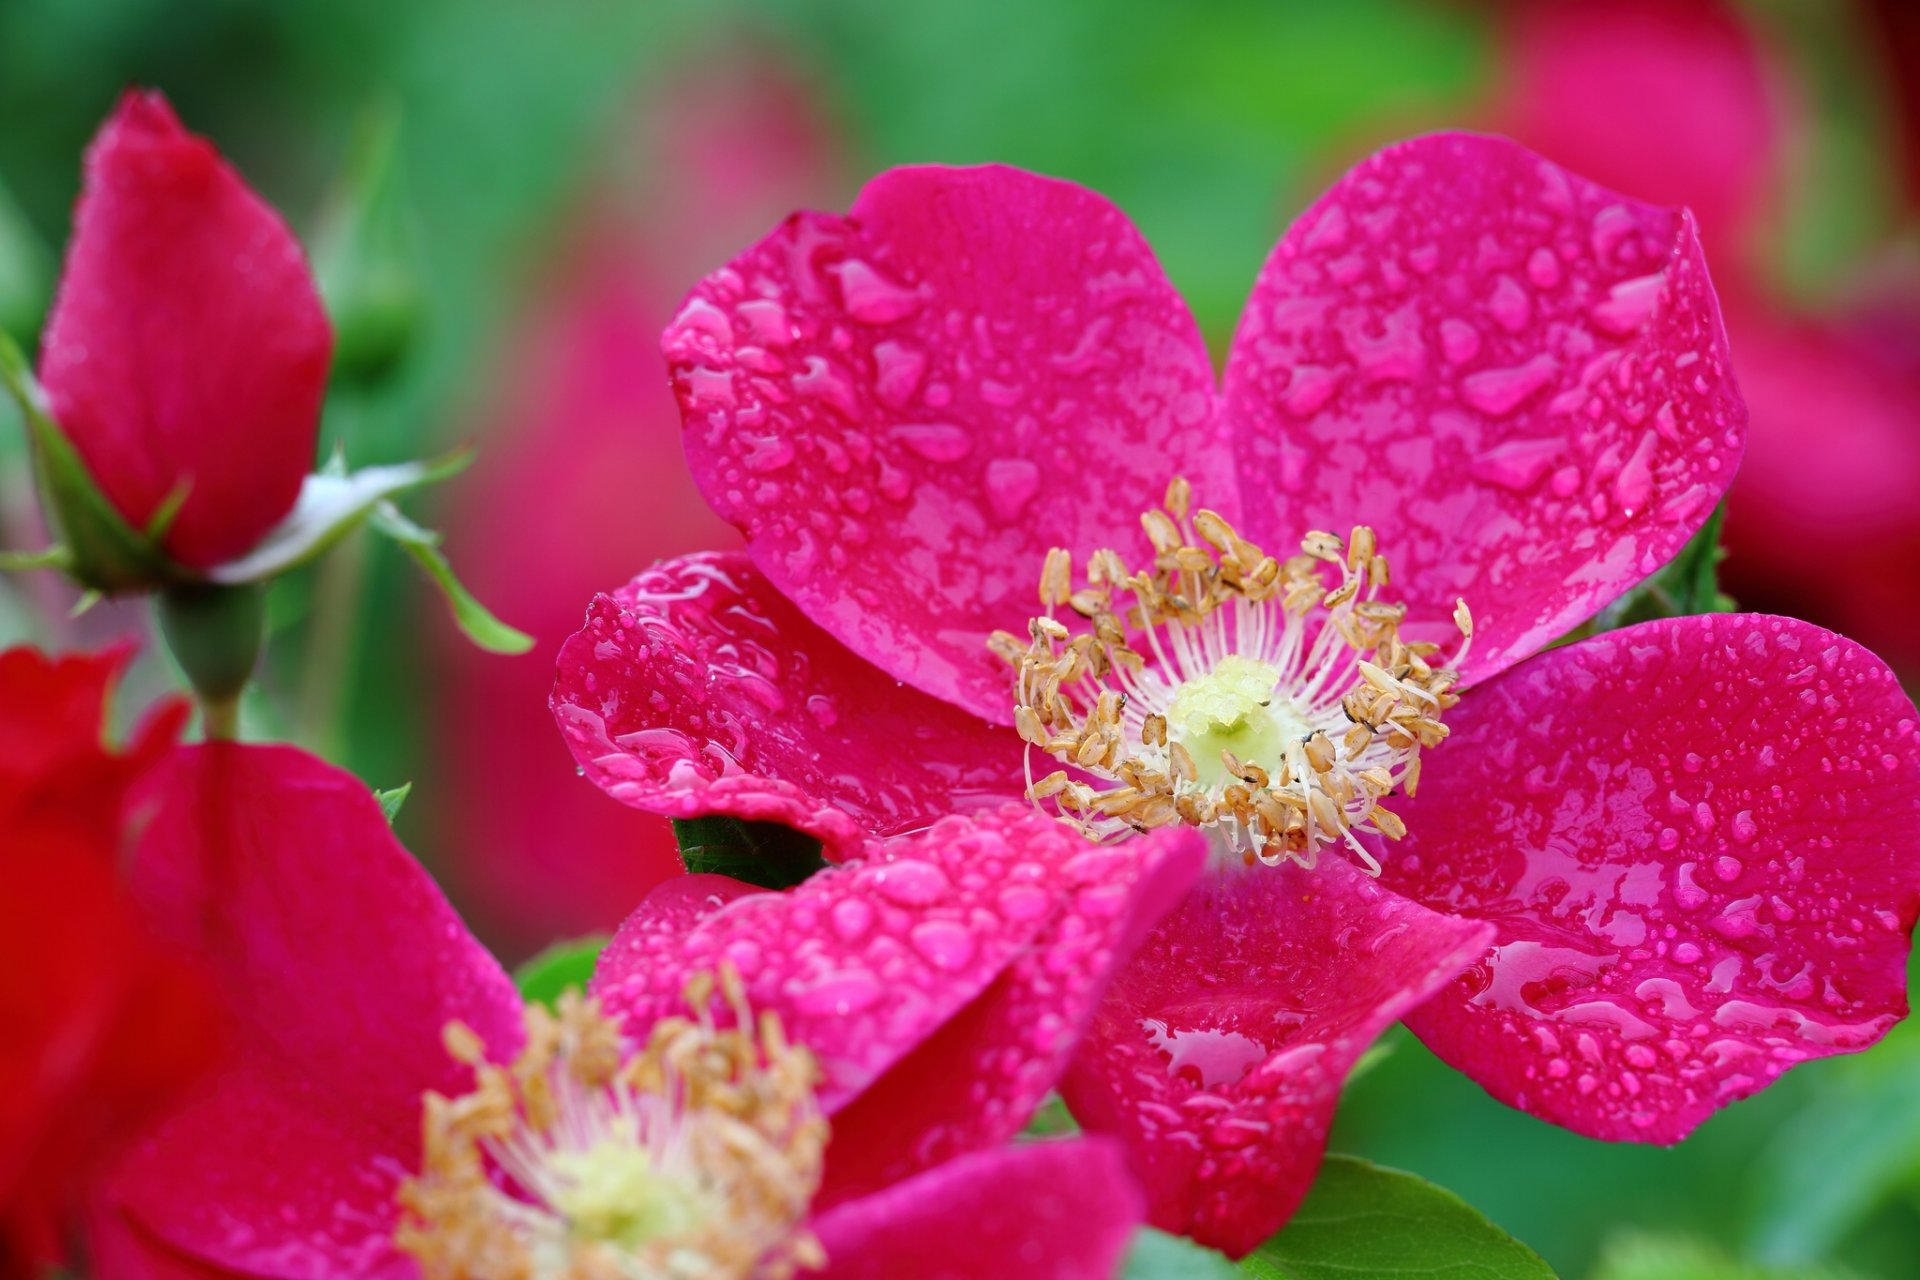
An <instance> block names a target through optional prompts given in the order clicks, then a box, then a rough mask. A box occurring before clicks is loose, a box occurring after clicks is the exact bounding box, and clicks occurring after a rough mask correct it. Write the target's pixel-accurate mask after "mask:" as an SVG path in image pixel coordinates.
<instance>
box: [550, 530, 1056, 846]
mask: <svg viewBox="0 0 1920 1280" xmlns="http://www.w3.org/2000/svg"><path fill="white" fill-rule="evenodd" d="M1003 670H1004V668H1003ZM1005 684H1006V687H1007V689H1008V690H1009V691H1011V689H1012V678H1011V673H1007V679H1006V681H1005ZM1008 696H1009V697H1011V692H1009V695H1008ZM552 705H553V713H554V716H555V718H556V719H557V720H558V721H559V723H560V731H561V733H562V734H563V735H564V736H565V737H566V739H567V743H568V745H569V746H570V747H571V748H572V750H573V755H574V758H575V759H576V760H578V761H579V762H580V765H581V768H582V769H584V770H585V771H586V774H587V776H588V777H589V778H591V779H592V780H593V781H594V782H597V783H598V784H599V785H600V786H601V787H603V788H604V789H605V790H606V791H607V792H608V793H609V794H611V795H612V796H613V797H614V798H615V799H617V800H621V801H624V802H625V803H627V804H630V805H633V806H634V807H636V808H640V809H646V810H649V811H651V812H653V813H662V814H666V815H668V816H669V817H675V818H690V817H696V816H698V815H701V814H709V813H727V814H732V815H734V816H736V817H741V818H753V819H764V820H767V821H771V822H780V823H785V824H786V825H787V826H790V827H795V828H798V829H799V830H802V831H807V832H810V833H812V834H813V835H816V836H818V837H820V839H821V840H823V841H825V842H826V844H827V847H828V856H829V857H834V858H839V857H847V856H850V855H851V854H853V853H855V852H858V851H859V850H861V849H863V848H865V847H867V846H868V845H869V844H870V843H871V842H872V839H873V837H874V836H877V835H891V834H894V833H896V832H901V831H911V830H915V829H918V828H922V827H925V826H926V825H927V824H928V823H931V822H933V821H934V820H935V819H936V818H939V817H940V816H942V815H943V814H947V813H951V812H953V811H954V809H955V808H956V807H979V806H981V805H993V804H998V803H1000V802H1002V801H1004V800H1006V799H1007V798H1009V797H1012V796H1017V795H1019V794H1020V793H1021V790H1022V787H1023V785H1024V775H1023V773H1022V770H1021V757H1020V742H1019V739H1018V738H1017V737H1015V736H1014V734H1013V733H1012V732H1010V731H1008V730H1005V729H1000V728H996V727H994V726H992V725H989V724H987V723H985V722H984V721H981V720H979V719H977V718H975V717H973V716H970V715H968V714H967V713H965V712H963V711H960V710H958V709H956V708H954V707H951V706H948V705H946V704H945V703H942V702H938V701H936V700H935V699H933V698H931V697H928V696H927V695H925V694H922V693H918V692H915V691H914V690H912V689H907V688H903V687H902V686H901V685H900V684H899V683H898V682H897V681H895V680H894V679H893V678H892V677H891V676H888V675H886V674H884V673H883V672H881V671H880V670H878V669H877V668H875V667H872V666H869V665H868V664H867V663H866V662H865V661H863V660H862V659H861V658H859V657H857V656H855V655H854V654H853V653H852V652H850V651H849V650H847V649H846V648H844V647H842V646H841V644H840V643H839V642H838V641H836V640H834V639H833V638H832V637H831V636H829V635H827V634H826V633H825V632H823V631H821V630H820V629H819V628H818V627H815V626H814V625H813V624H812V623H810V622H808V621H807V620H806V618H804V617H803V616H801V614H800V612H799V611H798V610H797V609H795V608H794V607H793V605H791V604H789V603H788V602H787V601H786V599H784V598H783V597H782V596H781V595H780V594H779V592H777V591H775V590H774V589H773V588H772V587H771V586H770V585H769V584H768V583H767V581H766V580H765V579H764V578H762V577H761V576H760V574H759V573H758V572H757V571H755V570H754V568H753V567H752V566H751V565H750V564H749V563H748V562H747V559H746V557H745V556H742V555H738V554H732V555H728V554H716V555H702V556H689V557H686V558H684V559H680V560H669V561H667V562H665V563H663V564H659V565H656V566H654V567H653V568H652V569H650V570H648V571H647V572H646V573H643V574H641V575H640V576H639V577H638V578H636V579H634V581H633V582H631V583H629V584H628V585H627V586H625V587H623V588H622V589H621V590H619V591H617V592H615V593H614V594H612V595H610V596H607V595H603V596H599V597H596V598H595V600H594V602H593V606H592V608H591V609H590V610H589V612H588V616H587V625H586V626H585V627H584V628H582V629H581V630H580V631H579V632H578V633H576V634H575V635H574V636H573V637H572V638H571V639H569V640H568V641H567V643H566V645H565V646H564V647H563V648H562V649H561V651H560V673H559V678H558V680H557V681H556V682H555V684H554V690H553V702H552Z"/></svg>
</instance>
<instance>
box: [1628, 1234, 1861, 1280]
mask: <svg viewBox="0 0 1920 1280" xmlns="http://www.w3.org/2000/svg"><path fill="white" fill-rule="evenodd" d="M1593 1280H1852V1273H1851V1272H1847V1271H1842V1270H1840V1269H1838V1268H1834V1267H1808V1266H1807V1265H1805V1264H1803V1263H1794V1264H1792V1265H1791V1266H1789V1267H1784V1268H1776V1267H1769V1266H1765V1265H1761V1264H1756V1263H1749V1262H1741V1261H1739V1260H1737V1259H1735V1258H1732V1257H1729V1256H1728V1255H1727V1254H1726V1253H1725V1252H1723V1251H1722V1250H1720V1249H1718V1248H1716V1247H1715V1246H1713V1245H1711V1244H1708V1243H1706V1242H1705V1241H1701V1240H1690V1239H1686V1238H1684V1237H1676V1236H1656V1235H1647V1234H1644V1233H1641V1232H1628V1233H1625V1234H1622V1235H1619V1236H1616V1237H1614V1238H1613V1239H1611V1240H1609V1241H1608V1242H1607V1247H1606V1248H1605V1249H1604V1250H1603V1251H1602V1252H1601V1255H1600V1261H1599V1263H1598V1265H1597V1266H1596V1267H1595V1268H1594V1272H1593Z"/></svg>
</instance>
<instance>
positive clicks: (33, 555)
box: [0, 545, 73, 573]
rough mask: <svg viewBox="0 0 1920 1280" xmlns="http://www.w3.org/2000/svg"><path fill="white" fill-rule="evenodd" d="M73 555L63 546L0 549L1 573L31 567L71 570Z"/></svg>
mask: <svg viewBox="0 0 1920 1280" xmlns="http://www.w3.org/2000/svg"><path fill="white" fill-rule="evenodd" d="M72 567H73V556H72V555H71V554H70V553H69V552H68V551H67V549H66V548H65V547H62V546H57V545H56V546H51V547H47V548H44V549H43V550H40V551H0V573H23V572H25V571H27V570H29V569H60V570H63V571H65V570H70V569H71V568H72Z"/></svg>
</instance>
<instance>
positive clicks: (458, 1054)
mask: <svg viewBox="0 0 1920 1280" xmlns="http://www.w3.org/2000/svg"><path fill="white" fill-rule="evenodd" d="M149 800H150V802H151V804H152V806H153V809H154V812H153V816H152V820H151V823H150V825H149V826H148V827H147V829H146V833H145V835H144V836H143V838H142V840H141V843H140V846H139V848H138V850H137V856H136V858H135V861H134V869H133V886H134V892H135V894H136V897H137V898H138V900H139V901H140V903H141V905H142V907H143V908H144V909H146V910H147V911H149V912H150V913H151V914H152V916H153V917H154V918H155V919H156V920H159V921H161V922H163V924H165V925H166V926H167V927H168V928H169V929H170V930H171V931H172V932H174V933H177V934H178V936H179V938H180V940H181V941H183V942H185V943H187V944H188V945H189V946H190V947H192V948H193V950H194V951H195V952H197V953H198V954H199V955H200V956H202V957H203V958H204V959H205V960H206V961H208V967H209V969H210V970H211V971H212V972H215V973H217V974H218V975H219V976H220V977H221V978H222V979H223V980H224V982H225V984H226V991H225V994H226V999H227V1003H228V1005H229V1006H230V1008H231V1013H232V1019H231V1021H232V1024H233V1030H232V1036H231V1039H232V1043H231V1045H230V1047H229V1048H228V1050H227V1052H226V1053H225V1054H224V1055H223V1059H222V1062H221V1064H220V1066H219V1069H218V1071H217V1072H216V1073H215V1076H214V1078H213V1080H212V1082H211V1083H210V1084H209V1085H208V1086H207V1087H206V1088H205V1089H203V1090H201V1091H200V1092H199V1093H198V1094H196V1095H195V1096H194V1097H192V1098H191V1099H190V1100H189V1101H188V1102H187V1103H186V1104H185V1105H182V1106H178V1107H175V1108H173V1109H172V1110H171V1111H169V1112H168V1113H167V1114H165V1115H163V1116H162V1118H161V1119H160V1120H159V1122H158V1123H156V1124H155V1125H154V1126H153V1127H152V1128H151V1130H150V1131H149V1132H147V1133H145V1134H144V1135H143V1136H142V1137H141V1138H140V1140H139V1141H138V1143H137V1144H136V1145H135V1146H134V1148H133V1149H132V1151H131V1153H130V1154H129V1155H127V1156H126V1157H125V1158H124V1159H123V1160H122V1161H121V1162H120V1163H119V1164H118V1165H117V1166H116V1167H115V1168H113V1169H112V1170H111V1171H110V1173H109V1174H108V1176H107V1177H105V1179H104V1180H103V1182H102V1184H101V1185H100V1187H99V1188H98V1190H97V1192H96V1194H95V1196H94V1204H93V1213H92V1214H91V1223H92V1226H93V1228H94V1230H93V1237H92V1240H91V1242H90V1243H91V1246H92V1250H93V1254H94V1261H95V1264H96V1265H97V1267H98V1270H99V1273H100V1274H103V1275H115V1276H143V1277H168V1278H178V1277H186V1276H202V1277H204V1276H215V1275H217V1276H227V1277H230V1276H234V1275H244V1276H262V1277H264V1276H273V1277H280V1278H283V1280H284V1278H285V1277H312V1278H318V1277H349V1276H351V1277H408V1276H426V1277H452V1276H458V1277H462V1278H463V1280H487V1278H488V1277H514V1278H516V1280H527V1278H534V1280H538V1278H542V1277H559V1276H582V1275H593V1276H609V1277H636V1278H637V1277H654V1276H661V1275H674V1276H681V1275H685V1276H704V1277H714V1278H715V1280H725V1278H729V1277H730V1278H734V1280H744V1278H745V1277H748V1276H754V1277H762V1276H768V1277H771V1276H780V1275H786V1274H791V1273H792V1272H793V1271H794V1270H795V1269H796V1268H798V1269H803V1270H805V1271H806V1273H808V1274H815V1275H821V1276H827V1277H883V1276H897V1275H906V1274H913V1273H914V1272H915V1271H916V1270H917V1266H918V1264H919V1263H920V1262H921V1261H923V1260H925V1259H926V1258H929V1257H937V1258H939V1259H941V1260H942V1262H943V1263H945V1264H946V1265H947V1266H948V1268H949V1274H953V1275H959V1276H980V1277H988V1276H994V1277H998V1276H1031V1277H1034V1280H1040V1278H1042V1277H1054V1276H1071V1277H1086V1278H1087V1280H1104V1278H1105V1277H1107V1276H1109V1275H1110V1274H1112V1271H1113V1268H1114V1267H1115V1265H1116V1264H1117V1262H1118V1259H1119V1257H1120V1255H1121V1253H1122V1252H1123V1251H1124V1249H1125V1248H1126V1245H1127V1242H1128V1240H1129V1238H1130V1237H1131V1235H1132V1232H1133V1230H1134V1227H1135V1225H1136V1224H1137V1222H1138V1221H1139V1219H1140V1216H1141V1213H1142V1211H1143V1206H1142V1204H1141V1197H1140V1193H1139V1190H1138V1188H1137V1186H1136V1184H1135V1183H1134V1182H1133V1180H1132V1179H1131V1177H1130V1175H1129V1174H1128V1172H1127V1169H1126V1162H1125V1157H1124V1153H1123V1152H1122V1151H1121V1149H1120V1148H1119V1146H1118V1144H1115V1143H1113V1142H1111V1141H1110V1140H1107V1139H1100V1138H1092V1139H1086V1140H1079V1139H1075V1140H1070V1141H1064V1142H1035V1143H1020V1144H1015V1145H1008V1143H1009V1140H1010V1139H1011V1138H1013V1137H1014V1135H1015V1134H1017V1133H1018V1132H1019V1131H1020V1129H1021V1127H1022V1126H1023V1125H1024V1124H1025V1123H1026V1121H1027V1120H1028V1118H1029V1116H1030V1115H1031V1113H1032V1111H1033V1109H1034V1107H1035V1106H1036V1105H1037V1103H1038V1102H1039V1101H1040V1100H1041V1099H1042V1098H1043V1097H1044V1096H1045V1095H1046V1093H1047V1091H1048V1090H1049V1089H1051V1088H1052V1087H1053V1086H1054V1083H1055V1081H1056V1080H1057V1079H1058V1077H1059V1074H1060V1072H1061V1070H1062V1069H1063V1068H1064V1066H1065V1065H1066V1062H1067V1060H1068V1057H1069V1055H1070V1053H1071V1052H1072V1050H1073V1046H1074V1045H1075V1043H1076V1041H1077V1040H1078V1038H1079V1037H1080V1035H1081V1034H1082V1032H1083V1031H1084V1029H1085V1027H1086V1024H1087V1023H1088V1021H1089V1020H1090V1018H1091V1016H1092V1014H1093V1011H1094V1008H1095V1007H1096V1005H1097V1003H1098V1001H1099V999H1100V997H1101V995H1102V993H1103V992H1104V990H1105V989H1106V986H1107V983H1108V979H1109V978H1110V976H1111V974H1112V972H1113V971H1114V970H1115V968H1116V967H1117V966H1118V965H1119V964H1120V963H1121V961H1122V960H1123V959H1124V957H1125V956H1126V955H1127V954H1128V953H1129V952H1130V951H1131V949H1132V948H1133V947H1134V945H1135V944H1136V943H1138V941H1139V940H1140V939H1141V937H1143V936H1144V934H1145V933H1146V931H1147V930H1148V929H1149V928H1150V927H1151V926H1152V924H1153V923H1154V922H1155V921H1156V920H1157V919H1158V916H1159V914H1160V913H1161V912H1162V911H1164V909H1165V908H1166V907H1167V906H1168V905H1169V904H1170V903H1172V902H1174V901H1177V900H1178V898H1179V895H1180V893H1181V892H1182V891H1183V890H1184V888H1185V887H1186V885H1188V884H1190V883H1191V882H1192V880H1193V878H1194V877H1195V875H1196V874H1197V873H1198V872H1199V870H1200V868H1201V866H1202V864H1203V861H1204V848H1203V842H1202V841H1201V840H1200V839H1199V837H1197V836H1195V835H1194V834H1193V833H1191V832H1185V831H1170V832H1165V833H1160V834H1159V835H1157V836H1156V837H1155V838H1154V839H1153V840H1152V841H1137V842H1131V843H1130V844H1129V845H1127V846H1123V847H1118V848H1108V849H1102V848H1093V847H1090V846H1088V845H1087V844H1086V842H1085V841H1083V840H1081V839H1080V838H1079V837H1078V836H1076V835H1074V834H1073V833H1072V832H1070V831H1068V830H1066V829H1065V828H1062V827H1060V826H1059V825H1058V824H1056V823H1053V822H1051V821H1049V820H1048V819H1047V818H1045V817H1044V816H1043V815H1040V814H1037V813H1034V812H1033V811H1032V810H1031V809H1030V808H1029V807H1026V806H1019V805H1009V806H1007V807H1006V808H1004V809H1001V810H999V811H996V812H993V813H983V814H979V815H974V816H970V817H952V818H948V819H946V820H944V821H942V822H939V823H936V824H935V825H934V826H933V827H932V828H931V829H930V830H928V831H927V832H925V833H924V834H923V835H921V836H919V837H918V838H916V839H914V840H911V841H907V842H903V843H901V844H900V845H899V846H897V847H896V848H894V849H892V850H890V851H889V856H886V857H882V858H876V859H870V860H867V861H863V862H862V863H861V864H860V865H858V866H850V867H843V868H837V869H834V870H832V871H828V872H824V873H822V874H819V875H816V876H815V877H813V878H812V879H810V880H809V881H808V882H807V883H806V884H804V885H802V886H801V887H799V888H797V889H795V890H794V891H792V892H790V893H784V894H773V893H765V892H760V891H758V890H755V889H753V888H752V887H750V886H747V885H743V884H740V883H738V882H737V881H733V880H729V879H727V878H725V877H720V876H682V877H679V878H677V879H675V880H673V881H670V882H668V883H667V884H665V885H662V886H661V887H660V888H659V889H658V890H656V891H655V892H654V893H653V894H652V895H651V896H650V897H649V898H648V899H647V900H646V901H645V902H644V903H643V904H642V905H641V906H640V908H639V909H638V910H637V911H635V912H634V913H633V915H632V916H631V917H630V918H629V919H628V920H627V922H626V923H625V925H624V926H623V927H622V929H621V931H620V933H619V934H618V935H617V936H616V937H615V939H614V941H613V942H612V943H611V944H610V946H609V947H608V949H607V951H606V953H605V954H604V956H603V957H602V959H601V962H600V965H599V968H598V971H597V973H596V975H595V977H594V981H593V987H592V996H591V998H581V997H579V996H569V997H567V998H565V999H563V1000H562V1001H561V1002H560V1005H559V1008H558V1011H557V1013H555V1012H549V1011H547V1010H546V1009H544V1008H540V1007H532V1008H527V1007H523V1005H522V1002H521V999H520V996H519V995H518V994H517V993H516V991H515V989H514V985H513V983H512V982H511V981H510V980H509V979H508V977H507V975H506V974H505V973H504V972H503V971H502V970H501V969H500V967H499V965H498V964H497V963H495V961H494V960H493V958H492V957H491V956H489V955H488V954H487V953H486V951H485V950H483V949H482V948H481V947H480V945H479V944H478V943H477V942H476V941H474V939H473V938H472V936H471V935H469V934H468V933H467V931H466V929H465V927H464V926H463V925H462V924H461V923H460V921H459V919H458V917H457V916H455V914H454V913H453V911H452V909H451V908H450V907H449V906H448V905H447V903H446V900H445V899H444V898H443V897H442V896H441V894H440V891H439V890H438V889H437V888H436V887H435V885H434V884H433V882H432V880H431V879H430V878H428V876H427V875H426V873H425V872H424V871H423V870H422V869H421V868H420V867H419V865H418V864H417V863H415V862H414V861H413V859H412V857H411V856H410V855H409V854H408V853H407V852H406V850H405V849H403V848H402V847H401V846H400V845H399V843H398V842H397V841H396V840H395V839H394V837H393V835H392V834H391V832H390V831H389V830H388V828H387V823H386V820H385V818H384V816H383V815H382V813H381V811H380V808H379V806H378V804H376V802H375V801H374V799H373V797H372V796H371V795H370V794H369V793H368V792H367V790H366V788H365V787H364V786H362V785H361V784H360V783H359V782H358V781H356V780H355V779H354V778H352V777H351V776H349V775H347V774H344V773H341V772H339V771H337V770H334V769H332V768H330V767H328V766H326V765H324V764H322V763H321V762H319V761H317V760H315V759H313V758H312V757H310V756H307V755H304V754H302V753H300V752H298V751H294V750H291V749H288V748H279V747H241V746H234V745H232V744H218V745H212V746H207V747H203V748H198V749H191V750H186V751H183V752H180V753H178V754H177V755H176V756H175V757H174V758H173V759H172V760H171V761H170V762H169V764H168V765H167V767H166V769H165V771H164V774H163V775H162V777H161V778H160V779H159V780H158V781H157V782H156V784H155V785H154V788H153V790H152V793H151V795H150V796H149Z"/></svg>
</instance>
